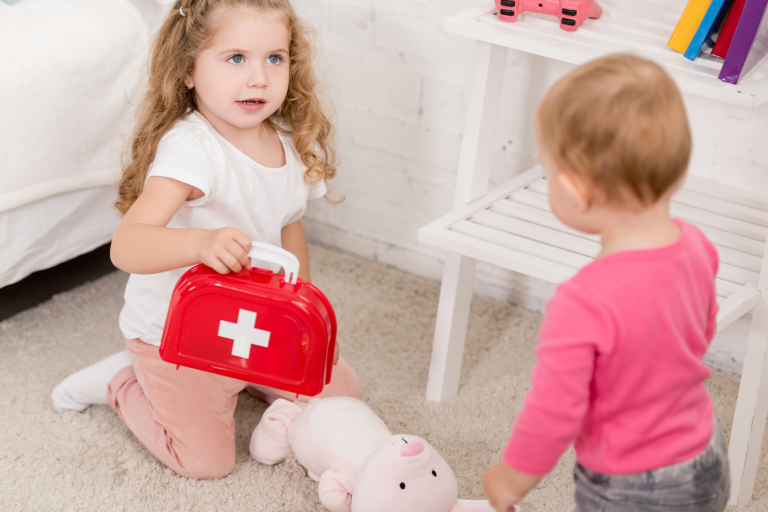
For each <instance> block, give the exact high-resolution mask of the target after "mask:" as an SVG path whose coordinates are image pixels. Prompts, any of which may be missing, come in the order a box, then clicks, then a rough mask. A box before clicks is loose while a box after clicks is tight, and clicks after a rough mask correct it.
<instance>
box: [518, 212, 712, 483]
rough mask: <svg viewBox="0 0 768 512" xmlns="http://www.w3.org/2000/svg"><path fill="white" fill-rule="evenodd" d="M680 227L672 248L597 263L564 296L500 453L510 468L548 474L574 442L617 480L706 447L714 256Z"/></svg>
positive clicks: (554, 306) (587, 460)
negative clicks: (707, 358)
mask: <svg viewBox="0 0 768 512" xmlns="http://www.w3.org/2000/svg"><path fill="white" fill-rule="evenodd" d="M675 222H676V223H677V224H678V225H679V226H680V229H681V235H680V238H679V239H678V240H677V241H676V242H675V243H673V244H671V245H668V246H666V247H662V248H658V249H650V250H641V251H628V252H622V253H616V254H611V255H608V256H606V257H603V258H600V259H597V260H595V261H594V262H592V263H590V264H589V265H587V266H586V267H584V268H583V269H582V270H581V271H579V272H578V273H577V274H576V275H575V276H574V277H573V278H572V279H570V280H569V281H567V282H565V283H562V284H561V285H560V286H559V287H558V288H557V292H556V293H555V296H554V297H553V298H552V299H551V300H550V301H549V304H548V305H547V310H546V314H545V316H544V320H543V322H542V325H541V329H540V331H539V344H538V347H537V349H536V354H537V357H538V361H537V364H536V366H535V367H534V369H533V373H532V376H531V381H532V389H531V391H530V392H529V393H528V395H527V396H526V398H525V405H524V407H523V410H522V411H521V412H520V415H519V416H518V418H517V421H516V422H515V425H514V428H513V431H512V435H511V437H510V439H509V443H508V444H507V447H506V448H505V450H504V453H503V459H504V460H505V461H506V462H507V464H509V465H510V466H511V467H513V468H515V469H517V470H518V471H522V472H524V473H528V474H531V475H537V476H542V475H545V474H546V473H548V472H549V471H551V470H552V468H554V466H555V464H556V463H557V460H558V458H559V457H560V456H561V455H562V454H563V452H564V451H565V450H566V449H567V448H568V446H569V445H570V444H571V443H574V447H575V450H576V456H577V458H578V460H579V462H580V463H581V464H582V465H583V466H584V467H586V468H588V469H591V470H592V471H596V472H598V473H604V474H613V475H621V474H629V473H639V472H643V471H650V470H652V469H656V468H659V467H662V466H667V465H670V464H676V463H679V462H683V461H687V460H690V459H692V458H693V457H695V456H696V455H698V454H699V453H701V452H702V451H703V450H704V449H705V448H706V447H707V445H708V443H709V441H710V438H711V435H712V430H713V427H714V424H713V418H712V401H711V399H710V397H709V395H708V394H707V391H706V389H705V388H704V381H705V380H706V379H707V378H709V376H710V374H711V371H710V369H709V368H708V367H707V366H706V365H705V364H704V363H703V362H702V358H703V357H704V353H705V352H706V350H707V348H708V347H709V343H710V341H711V340H712V336H713V335H714V333H715V326H716V315H717V310H718V306H717V300H716V294H715V275H716V274H717V267H718V257H717V252H716V251H715V248H714V247H713V246H712V244H711V243H710V242H709V241H708V240H707V239H706V238H705V237H704V235H703V234H702V233H701V231H699V230H698V229H697V228H696V227H694V226H692V225H690V224H687V223H685V222H682V221H678V220H676V221H675Z"/></svg>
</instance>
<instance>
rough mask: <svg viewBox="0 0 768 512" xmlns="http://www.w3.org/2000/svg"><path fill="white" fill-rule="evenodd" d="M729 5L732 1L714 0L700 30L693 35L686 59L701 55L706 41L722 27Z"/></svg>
mask: <svg viewBox="0 0 768 512" xmlns="http://www.w3.org/2000/svg"><path fill="white" fill-rule="evenodd" d="M729 6H730V1H726V0H712V3H711V4H710V5H709V9H707V13H706V14H705V15H704V19H702V20H701V24H700V25H699V28H698V30H697V31H696V33H695V34H694V35H693V39H691V43H690V44H689V45H688V49H687V50H686V51H685V54H684V55H685V58H686V59H689V60H694V59H695V58H696V57H697V56H698V55H699V51H700V50H701V47H702V46H703V45H704V43H705V42H706V41H708V40H709V39H710V38H711V36H712V35H713V33H714V32H715V31H717V30H718V29H719V28H720V25H721V24H722V21H723V19H724V18H725V15H726V14H727V13H728V7H729Z"/></svg>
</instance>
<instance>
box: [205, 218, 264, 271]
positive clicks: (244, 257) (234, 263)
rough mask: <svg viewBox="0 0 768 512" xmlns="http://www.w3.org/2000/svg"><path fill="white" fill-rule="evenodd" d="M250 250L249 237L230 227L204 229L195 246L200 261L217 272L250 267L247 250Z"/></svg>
mask: <svg viewBox="0 0 768 512" xmlns="http://www.w3.org/2000/svg"><path fill="white" fill-rule="evenodd" d="M250 250H251V239H250V237H248V235H246V234H245V233H243V232H242V231H240V230H237V229H235V228H232V227H227V228H221V229H214V230H210V231H206V232H205V234H204V235H203V236H202V238H201V239H200V242H199V243H198V246H197V255H198V258H199V260H200V262H201V263H205V264H206V265H208V266H209V267H211V268H212V269H213V270H215V271H216V272H218V273H219V274H229V272H230V271H232V272H240V270H241V269H243V268H251V260H250V258H248V251H250Z"/></svg>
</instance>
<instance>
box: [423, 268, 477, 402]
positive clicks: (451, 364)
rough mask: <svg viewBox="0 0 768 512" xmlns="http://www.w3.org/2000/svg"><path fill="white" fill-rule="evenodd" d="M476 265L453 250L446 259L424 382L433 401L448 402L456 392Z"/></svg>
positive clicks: (428, 398) (457, 390)
mask: <svg viewBox="0 0 768 512" xmlns="http://www.w3.org/2000/svg"><path fill="white" fill-rule="evenodd" d="M476 264H477V260H475V259H473V258H468V257H466V256H461V255H460V254H455V253H452V254H449V255H448V257H447V258H446V260H445V267H444V269H443V284H442V287H441V288H440V305H439V306H438V308H437V322H436V324H437V325H436V326H435V340H434V344H433V345H432V362H431V363H430V365H429V382H428V383H427V400H430V401H432V402H449V401H451V400H453V399H454V398H456V395H457V394H458V392H459V376H460V375H461V359H462V357H463V355H464V339H465V338H466V335H467V322H468V321H469V307H470V305H471V304H472V289H473V286H474V282H475V266H476Z"/></svg>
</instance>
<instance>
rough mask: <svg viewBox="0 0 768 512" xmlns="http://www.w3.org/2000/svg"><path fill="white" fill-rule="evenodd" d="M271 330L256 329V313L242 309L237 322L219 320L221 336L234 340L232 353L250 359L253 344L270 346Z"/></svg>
mask: <svg viewBox="0 0 768 512" xmlns="http://www.w3.org/2000/svg"><path fill="white" fill-rule="evenodd" d="M269 334H270V333H269V331H262V330H261V329H256V313H254V312H253V311H246V310H245V309H241V310H240V312H239V313H238V315H237V323H236V324H233V323H232V322H225V321H224V320H222V321H220V322H219V336H221V337H222V338H229V339H231V340H234V343H233V344H232V355H233V356H237V357H242V358H243V359H248V358H249V357H250V355H251V345H258V346H259V347H268V346H269Z"/></svg>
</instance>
